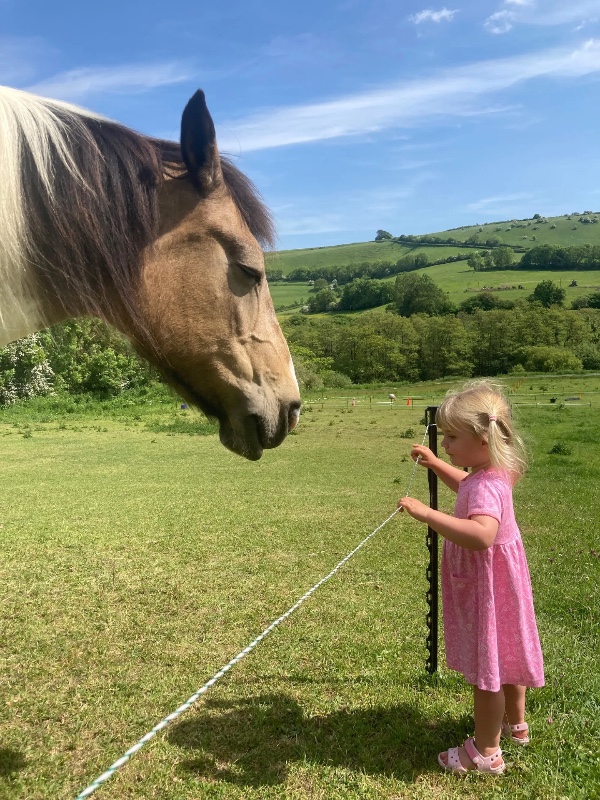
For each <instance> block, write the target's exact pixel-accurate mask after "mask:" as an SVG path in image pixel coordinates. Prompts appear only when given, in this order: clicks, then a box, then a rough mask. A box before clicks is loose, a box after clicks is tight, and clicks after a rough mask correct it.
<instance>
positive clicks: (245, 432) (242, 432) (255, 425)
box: [219, 400, 301, 461]
mask: <svg viewBox="0 0 600 800" xmlns="http://www.w3.org/2000/svg"><path fill="white" fill-rule="evenodd" d="M300 405H301V403H300V400H293V401H292V402H290V403H285V404H282V405H281V408H280V410H279V414H278V417H277V422H276V424H273V422H272V421H271V420H270V419H269V418H268V417H266V416H263V415H261V414H248V415H247V416H245V417H243V418H242V420H241V421H240V423H239V424H232V423H231V422H230V420H229V419H225V420H221V423H220V428H219V438H220V440H221V444H223V445H224V446H225V447H227V449H228V450H231V451H232V452H234V453H237V455H240V456H243V457H244V458H247V459H248V460H249V461H258V459H259V458H261V456H262V454H263V452H264V450H271V449H273V448H274V447H279V445H280V444H281V443H282V442H283V440H284V439H285V437H286V436H287V435H288V433H290V431H292V430H293V429H294V428H295V427H296V425H297V424H298V419H299V416H300Z"/></svg>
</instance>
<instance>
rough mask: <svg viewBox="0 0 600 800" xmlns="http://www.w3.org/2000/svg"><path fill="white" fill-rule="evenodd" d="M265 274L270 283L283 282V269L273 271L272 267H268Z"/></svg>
mask: <svg viewBox="0 0 600 800" xmlns="http://www.w3.org/2000/svg"><path fill="white" fill-rule="evenodd" d="M265 274H266V276H267V280H268V281H269V283H275V281H282V280H283V270H281V269H273V268H272V267H267V268H266V270H265Z"/></svg>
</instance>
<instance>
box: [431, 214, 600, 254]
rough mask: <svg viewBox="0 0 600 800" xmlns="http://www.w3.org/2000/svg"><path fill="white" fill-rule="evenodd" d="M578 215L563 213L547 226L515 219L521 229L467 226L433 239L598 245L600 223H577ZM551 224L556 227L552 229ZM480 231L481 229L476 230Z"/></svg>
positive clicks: (498, 225)
mask: <svg viewBox="0 0 600 800" xmlns="http://www.w3.org/2000/svg"><path fill="white" fill-rule="evenodd" d="M580 210H582V209H580ZM580 216H582V215H581V214H578V215H576V216H574V215H572V214H563V215H561V216H559V217H546V219H547V220H548V223H547V224H539V223H538V222H536V221H535V220H532V219H527V220H517V222H518V223H519V224H520V225H525V227H524V228H521V227H514V228H511V229H510V230H507V228H508V227H509V224H510V223H508V224H505V223H500V222H489V223H487V224H485V225H470V226H466V227H463V228H457V229H455V230H451V231H441V232H440V233H436V234H434V236H447V237H451V238H455V239H457V240H460V241H464V240H465V239H468V238H469V237H470V236H473V235H478V236H480V237H481V238H482V241H485V240H486V239H487V238H489V237H490V236H498V237H499V238H500V239H501V240H502V243H503V244H508V245H520V246H522V247H527V248H529V247H537V246H539V245H541V244H553V245H562V246H563V247H570V246H572V245H578V244H598V243H599V241H600V223H596V224H590V223H581V222H579V217H580ZM596 216H597V215H596ZM569 217H570V219H569ZM552 225H555V226H556V227H555V228H552ZM480 228H481V229H483V230H481V231H480ZM498 228H499V229H500V230H498ZM532 236H535V237H537V241H533V239H532Z"/></svg>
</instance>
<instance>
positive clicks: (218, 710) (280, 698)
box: [169, 694, 472, 787]
mask: <svg viewBox="0 0 600 800" xmlns="http://www.w3.org/2000/svg"><path fill="white" fill-rule="evenodd" d="M469 724H472V722H471V720H470V717H469V716H468V715H465V717H464V718H461V719H460V720H455V719H442V720H439V721H438V720H436V721H432V720H431V719H428V718H425V717H423V716H422V715H421V714H420V713H419V711H418V710H416V709H415V707H414V706H412V705H407V704H399V705H395V706H391V707H387V706H381V707H373V708H364V709H342V710H339V711H336V712H334V713H332V714H327V715H324V716H314V717H306V716H305V714H304V712H303V711H302V708H301V707H300V706H299V705H298V703H297V702H296V701H295V700H294V699H293V698H291V697H289V696H287V695H285V694H267V695H259V696H256V697H253V698H249V699H247V700H240V701H237V702H231V703H228V702H213V703H210V704H207V705H206V706H205V708H204V709H203V710H202V711H201V712H200V713H199V714H197V715H196V717H195V718H194V719H190V720H185V721H183V722H181V723H179V724H178V725H176V726H175V727H174V728H173V729H172V730H171V733H170V735H169V741H170V742H171V744H173V745H176V746H177V747H180V748H182V749H184V750H186V751H189V752H190V755H191V757H190V758H188V759H186V760H184V761H182V762H181V763H180V767H181V768H182V769H184V770H186V771H188V772H192V773H195V774H196V775H197V776H198V777H202V778H208V779H211V780H221V781H227V782H229V783H233V784H238V785H242V786H255V787H256V786H264V785H274V784H278V783H283V782H284V781H285V780H286V776H287V772H288V767H289V764H290V763H292V762H294V761H301V762H304V761H306V762H310V763H316V764H325V765H327V766H330V767H335V766H338V767H344V768H347V769H351V770H355V771H357V772H363V773H367V774H371V775H385V776H390V777H392V776H393V777H395V778H397V779H399V780H402V781H405V782H412V781H414V780H415V778H416V777H417V776H418V775H419V774H420V773H422V772H430V771H431V770H435V769H436V768H437V760H436V759H437V753H438V752H439V751H440V750H444V749H446V748H447V747H448V746H449V745H450V746H454V745H456V744H458V742H459V741H462V740H463V739H464V738H465V737H466V736H467V735H468V733H469V731H468V728H469Z"/></svg>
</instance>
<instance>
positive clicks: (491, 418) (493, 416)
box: [489, 414, 498, 422]
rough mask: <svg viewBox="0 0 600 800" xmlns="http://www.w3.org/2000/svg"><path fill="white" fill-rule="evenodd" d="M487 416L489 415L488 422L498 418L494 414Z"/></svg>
mask: <svg viewBox="0 0 600 800" xmlns="http://www.w3.org/2000/svg"><path fill="white" fill-rule="evenodd" d="M489 416H490V422H496V421H497V420H498V417H497V416H496V415H495V414H490V415H489Z"/></svg>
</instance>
